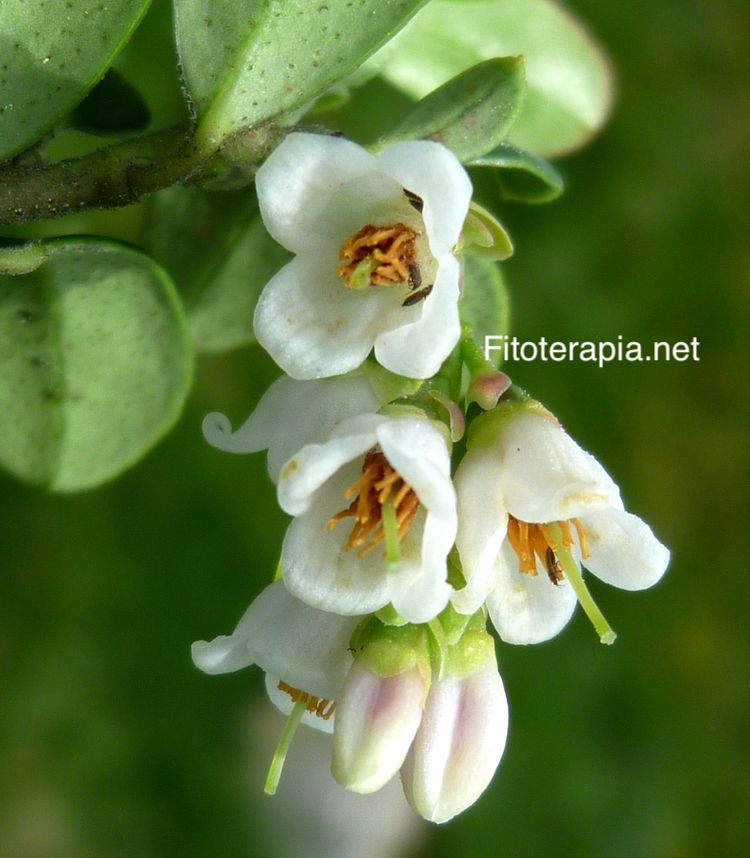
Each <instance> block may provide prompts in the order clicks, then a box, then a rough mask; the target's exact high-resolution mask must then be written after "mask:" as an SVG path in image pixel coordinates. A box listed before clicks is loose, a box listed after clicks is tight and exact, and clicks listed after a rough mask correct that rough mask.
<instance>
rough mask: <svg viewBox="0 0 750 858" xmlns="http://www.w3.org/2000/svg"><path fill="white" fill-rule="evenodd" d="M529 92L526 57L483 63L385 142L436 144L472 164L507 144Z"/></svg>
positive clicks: (430, 98) (424, 104) (433, 96)
mask: <svg viewBox="0 0 750 858" xmlns="http://www.w3.org/2000/svg"><path fill="white" fill-rule="evenodd" d="M524 93H525V83H524V72H523V57H497V58H495V59H491V60H487V61H486V62H483V63H478V64H477V65H475V66H472V67H471V68H469V69H466V71H464V72H461V74H459V75H457V76H456V77H454V78H451V79H450V80H449V81H448V82H447V83H444V84H443V85H442V86H441V87H438V89H436V90H434V91H433V92H431V93H430V94H429V95H427V96H425V97H424V98H423V99H422V100H421V101H420V102H419V103H418V104H417V105H416V107H415V108H414V109H413V110H412V111H411V112H410V113H409V114H408V115H407V116H406V117H405V118H404V119H403V120H402V121H401V122H400V123H399V125H398V126H397V127H396V128H395V129H394V130H393V132H392V133H391V134H389V135H387V138H386V142H387V143H391V142H394V141H396V140H420V139H425V140H435V141H437V142H438V143H442V144H443V145H444V146H447V147H448V148H449V149H451V150H452V151H453V152H454V154H455V155H456V156H457V157H458V158H459V160H461V161H470V160H471V159H472V158H476V157H478V156H480V155H484V154H485V153H486V152H489V151H491V150H492V149H494V148H495V147H496V146H497V145H498V144H499V143H500V142H501V141H502V140H504V139H505V137H506V135H507V133H508V130H509V129H510V127H511V126H512V125H513V123H514V121H515V119H516V117H517V116H518V113H519V111H520V109H521V103H522V101H523V97H524Z"/></svg>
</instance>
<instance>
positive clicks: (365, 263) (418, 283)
mask: <svg viewBox="0 0 750 858" xmlns="http://www.w3.org/2000/svg"><path fill="white" fill-rule="evenodd" d="M255 184H256V189H257V193H258V201H259V203H260V211H261V215H262V217H263V222H264V223H265V225H266V228H267V229H268V231H269V233H270V234H271V235H272V236H273V237H274V238H275V239H276V240H277V241H278V242H279V243H280V244H283V245H284V247H286V248H288V249H289V250H291V251H292V252H293V253H295V254H296V256H295V258H294V259H293V260H292V261H291V262H290V263H288V264H287V265H286V266H284V268H282V269H281V270H280V271H279V272H278V273H277V274H276V275H275V276H274V277H273V278H272V279H271V281H270V282H269V283H268V284H267V285H266V287H265V288H264V290H263V292H262V294H261V296H260V299H259V301H258V304H257V307H256V310H255V320H254V326H255V333H256V336H257V338H258V341H259V342H260V344H261V345H262V346H263V347H264V348H265V349H266V350H267V351H268V352H269V353H270V355H271V356H272V357H273V358H274V360H275V361H276V362H277V363H278V364H279V366H281V367H282V369H284V370H285V371H286V372H287V373H289V375H291V376H292V377H294V378H299V379H312V378H322V377H326V376H332V375H340V374H342V373H345V372H348V371H349V370H352V369H354V368H356V367H357V366H359V365H360V364H361V363H362V362H363V361H364V359H365V358H366V357H367V355H368V354H369V352H370V350H371V349H372V348H373V346H374V348H375V356H376V358H377V360H378V361H379V362H380V363H381V364H382V365H383V366H384V367H386V368H387V369H389V370H391V371H392V372H395V373H398V374H399V375H405V376H408V377H411V378H427V377H429V376H432V375H434V374H435V373H436V372H437V370H438V369H439V367H440V365H441V363H442V362H443V361H444V360H445V358H446V357H447V356H448V354H449V353H450V352H451V350H452V349H453V347H454V346H455V344H456V342H457V341H458V338H459V334H460V326H459V318H458V306H457V302H458V297H459V264H458V262H457V260H456V258H455V257H454V256H453V253H452V251H453V248H454V247H455V245H456V243H457V242H458V239H459V234H460V232H461V227H462V225H463V222H464V219H465V217H466V214H467V211H468V205H469V201H470V198H471V183H470V181H469V178H468V176H467V175H466V172H465V171H464V169H463V168H462V167H461V165H460V163H459V162H458V160H457V159H456V157H455V156H454V155H453V154H452V153H451V152H450V151H449V150H448V149H446V148H444V147H443V146H441V145H440V144H438V143H433V142H429V141H413V142H405V143H397V144H395V145H394V146H391V147H390V148H387V149H385V150H384V151H383V152H381V153H380V154H379V155H377V156H376V155H372V154H370V153H369V152H367V151H365V150H364V149H363V148H361V147H360V146H358V145H356V144H355V143H352V142H350V141H348V140H343V139H341V138H336V137H329V136H324V135H318V134H303V133H293V134H289V135H288V136H287V138H286V139H285V140H284V142H283V143H281V145H280V146H279V147H278V148H277V149H276V150H275V151H274V152H273V153H272V154H271V156H270V157H269V158H268V160H267V161H266V162H265V163H264V164H263V166H262V167H261V168H260V169H259V170H258V173H257V176H256V180H255Z"/></svg>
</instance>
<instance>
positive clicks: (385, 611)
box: [375, 602, 409, 626]
mask: <svg viewBox="0 0 750 858" xmlns="http://www.w3.org/2000/svg"><path fill="white" fill-rule="evenodd" d="M375 616H376V617H377V618H378V619H379V620H380V622H381V623H382V624H383V625H384V626H405V625H407V623H408V622H409V621H408V620H405V619H404V618H403V617H402V616H401V614H399V612H398V611H397V610H396V609H395V608H394V607H393V604H392V603H391V602H388V604H387V605H386V606H385V607H384V608H381V609H380V610H379V611H376V612H375Z"/></svg>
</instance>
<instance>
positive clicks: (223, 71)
mask: <svg viewBox="0 0 750 858" xmlns="http://www.w3.org/2000/svg"><path fill="white" fill-rule="evenodd" d="M425 2H426V0H388V2H384V0H325V1H324V0H313V2H311V0H225V2H222V3H212V4H210V5H209V4H206V3H205V0H175V19H176V27H177V45H178V51H179V54H180V61H181V64H182V69H183V72H184V74H185V80H186V82H187V85H188V88H189V90H190V94H191V96H192V98H193V101H194V104H195V108H196V110H197V112H198V117H199V127H198V140H199V145H200V146H201V148H202V149H204V150H208V151H212V150H214V149H215V148H216V147H217V146H218V145H219V144H220V143H221V141H222V140H223V139H224V138H225V137H226V136H227V135H229V134H231V133H232V132H234V131H237V130H239V129H241V128H246V127H249V126H253V125H258V124H259V123H261V122H264V121H266V120H268V119H271V118H272V117H274V116H278V115H280V114H283V113H287V112H289V111H291V110H294V109H296V108H299V107H302V106H303V105H305V104H307V103H308V102H309V101H310V100H311V99H313V98H315V97H316V96H318V95H320V94H321V93H322V92H323V91H324V90H325V89H327V88H328V87H329V86H331V84H333V83H335V82H336V81H337V80H340V79H341V78H343V77H345V76H346V75H347V74H349V73H350V72H351V71H352V70H353V69H354V68H356V67H357V66H358V65H359V64H360V63H361V62H362V61H363V60H364V59H365V58H366V57H368V56H369V55H370V54H372V53H373V52H374V51H375V50H376V49H377V48H379V47H380V46H381V45H382V44H384V43H385V42H386V41H387V40H388V39H390V38H391V37H392V36H393V35H394V34H395V33H396V32H398V30H400V29H401V27H403V25H404V24H405V23H406V21H407V20H408V19H409V18H410V17H411V16H412V15H413V14H414V13H415V12H416V11H417V9H419V8H420V7H421V6H423V5H424V4H425Z"/></svg>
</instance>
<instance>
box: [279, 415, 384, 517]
mask: <svg viewBox="0 0 750 858" xmlns="http://www.w3.org/2000/svg"><path fill="white" fill-rule="evenodd" d="M385 420H387V418H386V417H382V416H380V415H377V414H362V415H359V416H358V417H355V418H352V419H351V420H345V421H343V422H342V423H340V424H338V425H337V426H336V427H335V429H334V431H333V432H332V433H331V436H332V437H331V438H330V440H328V441H326V442H325V443H323V444H307V445H306V446H304V447H303V448H302V449H301V450H300V451H299V452H298V453H297V454H296V455H295V456H293V457H292V458H291V459H289V461H287V462H286V464H285V465H284V467H283V468H282V469H281V473H280V475H279V485H278V499H279V505H280V506H281V508H282V509H283V510H284V512H288V513H289V514H290V515H301V514H302V513H304V512H306V511H307V510H308V509H309V508H310V505H311V504H312V502H313V498H314V495H315V493H316V492H317V491H318V490H319V489H320V487H321V486H322V485H323V484H324V483H325V482H326V480H328V479H330V478H331V477H332V476H333V475H334V474H335V473H336V471H338V470H339V468H342V467H343V466H344V465H345V464H347V463H348V462H351V461H352V460H353V459H356V458H358V457H359V456H361V455H362V454H363V453H365V452H367V450H369V449H370V447H373V446H374V445H375V443H376V434H375V431H376V429H377V427H378V426H379V425H380V424H381V423H382V422H383V421H385ZM355 479H356V475H355V476H352V478H351V480H350V482H354V480H355ZM344 489H346V486H344V488H342V489H341V498H343V492H344ZM337 511H338V510H333V511H332V512H331V513H329V515H333V514H334V513H335V512H337Z"/></svg>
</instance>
